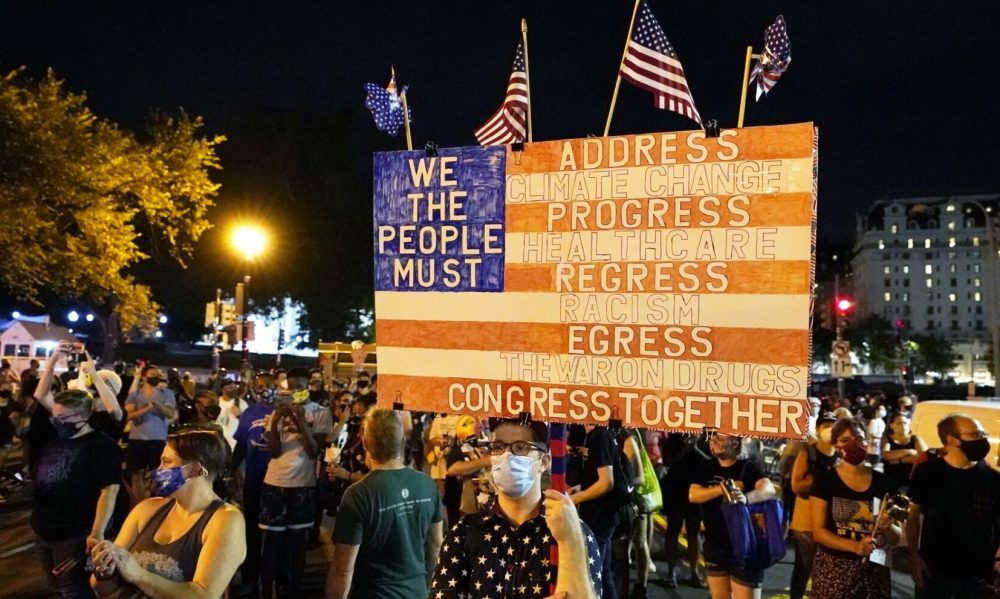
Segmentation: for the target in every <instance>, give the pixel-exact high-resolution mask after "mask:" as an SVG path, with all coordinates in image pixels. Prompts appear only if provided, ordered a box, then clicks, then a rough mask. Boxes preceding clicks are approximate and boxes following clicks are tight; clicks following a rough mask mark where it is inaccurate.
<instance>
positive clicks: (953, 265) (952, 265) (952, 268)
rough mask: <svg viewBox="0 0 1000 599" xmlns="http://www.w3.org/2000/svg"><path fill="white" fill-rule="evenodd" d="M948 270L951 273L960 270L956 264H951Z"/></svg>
mask: <svg viewBox="0 0 1000 599" xmlns="http://www.w3.org/2000/svg"><path fill="white" fill-rule="evenodd" d="M948 270H950V271H951V272H955V271H956V270H958V267H957V266H955V263H954V262H952V263H951V264H949V265H948Z"/></svg>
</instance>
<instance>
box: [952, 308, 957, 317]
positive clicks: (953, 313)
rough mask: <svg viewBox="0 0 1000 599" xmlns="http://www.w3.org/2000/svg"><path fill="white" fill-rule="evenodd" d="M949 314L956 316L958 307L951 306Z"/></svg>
mask: <svg viewBox="0 0 1000 599" xmlns="http://www.w3.org/2000/svg"><path fill="white" fill-rule="evenodd" d="M951 313H952V315H954V316H958V306H952V307H951Z"/></svg>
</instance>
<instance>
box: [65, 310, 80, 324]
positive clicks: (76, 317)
mask: <svg viewBox="0 0 1000 599" xmlns="http://www.w3.org/2000/svg"><path fill="white" fill-rule="evenodd" d="M66 318H68V319H69V321H70V322H76V321H78V320H80V314H79V313H77V311H76V310H70V312H69V314H67V315H66Z"/></svg>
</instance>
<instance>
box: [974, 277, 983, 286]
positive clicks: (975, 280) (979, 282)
mask: <svg viewBox="0 0 1000 599" xmlns="http://www.w3.org/2000/svg"><path fill="white" fill-rule="evenodd" d="M981 283H982V281H980V280H979V279H972V284H973V285H975V286H976V287H980V286H981Z"/></svg>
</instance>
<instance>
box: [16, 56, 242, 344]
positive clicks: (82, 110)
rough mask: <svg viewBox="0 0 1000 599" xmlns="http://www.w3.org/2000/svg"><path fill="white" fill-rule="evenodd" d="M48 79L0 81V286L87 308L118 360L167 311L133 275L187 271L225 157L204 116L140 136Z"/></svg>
mask: <svg viewBox="0 0 1000 599" xmlns="http://www.w3.org/2000/svg"><path fill="white" fill-rule="evenodd" d="M86 100H87V98H86V96H85V95H83V94H78V93H73V92H71V91H68V90H66V89H65V87H64V86H63V82H62V81H60V80H59V79H57V78H56V77H55V75H54V74H53V73H52V72H51V71H50V72H48V74H47V75H46V76H45V77H43V78H40V79H38V80H31V79H29V78H27V77H25V76H24V74H23V70H17V71H13V72H11V73H9V74H7V75H6V76H5V77H3V78H2V79H0V256H2V257H3V262H2V264H0V287H3V288H5V289H6V290H7V291H9V292H10V293H11V294H12V295H13V296H14V297H16V298H18V299H20V300H23V301H28V302H34V303H38V302H39V300H40V298H41V297H43V296H48V295H54V296H57V297H61V298H66V299H75V300H78V301H81V302H83V303H86V304H88V305H90V306H91V307H92V308H93V310H94V313H95V314H96V315H98V316H99V318H100V321H101V324H102V326H103V329H104V346H105V351H104V356H105V359H106V360H108V359H111V358H112V357H113V356H114V354H115V351H116V349H117V346H118V343H119V341H120V339H121V336H122V331H129V330H133V329H135V330H139V331H144V332H149V331H151V330H152V329H154V328H155V326H156V318H157V312H158V309H159V307H158V306H157V304H156V302H155V301H154V299H153V297H152V296H151V293H150V289H149V287H148V286H147V285H144V284H142V282H141V281H138V280H136V278H135V276H134V275H133V274H132V273H131V269H132V268H133V267H134V266H135V265H137V264H138V263H140V262H142V261H145V260H149V259H155V260H174V261H177V262H180V263H181V264H184V263H185V261H186V260H188V259H189V258H190V257H191V255H192V252H193V249H194V244H195V242H197V240H198V238H199V237H200V236H201V234H202V233H203V232H205V230H207V229H208V228H209V227H210V226H211V225H210V223H209V221H208V218H207V213H208V209H209V208H210V207H211V206H212V205H213V203H214V198H215V197H216V194H217V193H218V190H219V185H218V184H217V183H215V182H213V181H212V179H211V177H210V173H211V171H213V170H216V169H220V168H221V166H220V163H219V159H218V157H217V155H216V147H217V146H218V144H219V143H221V142H222V141H224V138H223V137H222V136H206V135H204V134H203V132H202V131H201V129H202V126H203V123H202V120H201V119H200V118H192V117H189V116H188V115H187V114H185V113H184V112H180V113H179V114H177V115H173V116H166V115H153V116H152V117H151V118H150V119H149V124H148V127H147V129H146V131H144V132H143V133H142V134H135V133H132V132H129V131H126V130H123V129H121V128H120V127H118V125H116V124H115V123H113V122H111V121H109V120H107V119H102V118H99V117H98V116H96V115H95V114H94V113H92V112H91V111H90V109H89V108H88V107H87V105H86Z"/></svg>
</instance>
